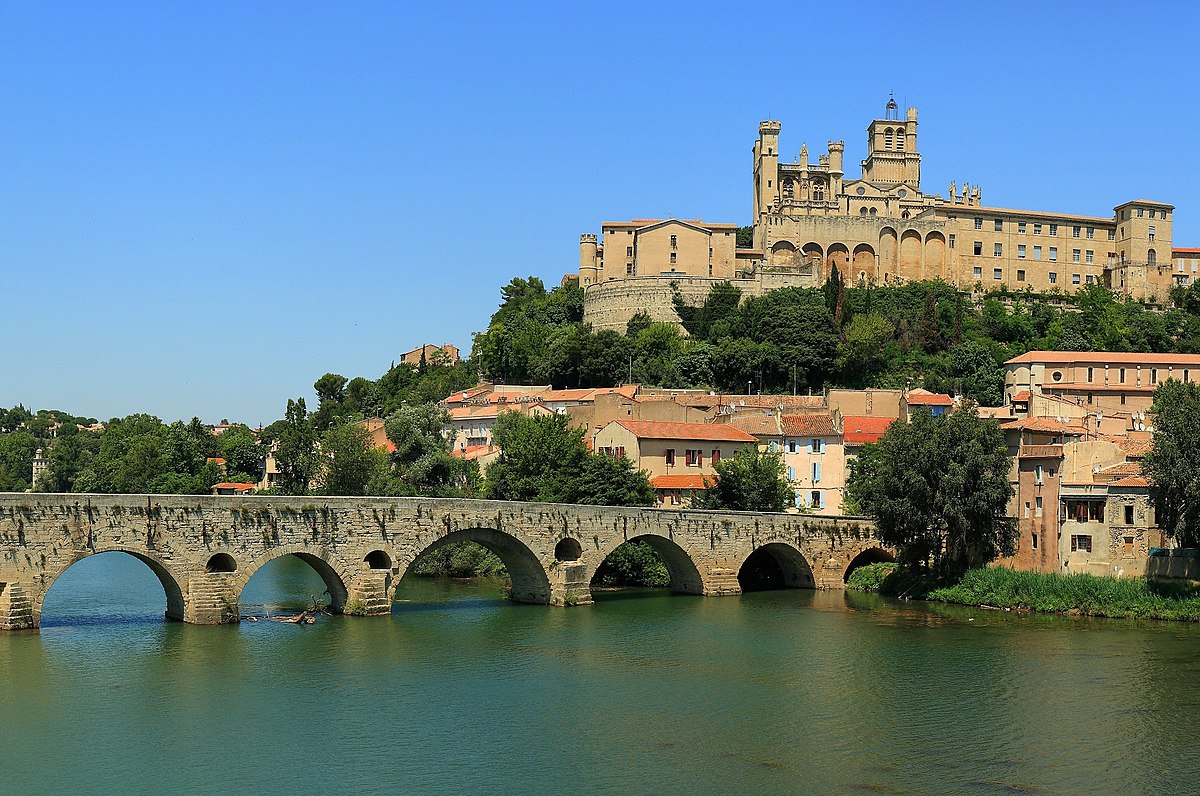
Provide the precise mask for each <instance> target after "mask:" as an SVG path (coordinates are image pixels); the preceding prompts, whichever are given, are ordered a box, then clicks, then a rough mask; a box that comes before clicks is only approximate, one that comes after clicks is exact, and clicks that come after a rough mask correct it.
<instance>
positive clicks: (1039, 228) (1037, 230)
mask: <svg viewBox="0 0 1200 796" xmlns="http://www.w3.org/2000/svg"><path fill="white" fill-rule="evenodd" d="M1033 234H1034V235H1041V234H1042V225H1041V224H1034V225H1033Z"/></svg>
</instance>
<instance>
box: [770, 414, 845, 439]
mask: <svg viewBox="0 0 1200 796" xmlns="http://www.w3.org/2000/svg"><path fill="white" fill-rule="evenodd" d="M783 430H784V433H786V434H787V435H788V436H790V437H814V436H818V435H823V436H830V437H831V436H836V435H837V433H838V432H837V426H835V425H834V424H833V415H828V414H823V413H814V414H810V415H784V416H783Z"/></svg>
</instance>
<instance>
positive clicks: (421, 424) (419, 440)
mask: <svg viewBox="0 0 1200 796" xmlns="http://www.w3.org/2000/svg"><path fill="white" fill-rule="evenodd" d="M448 421H449V416H448V415H447V413H446V411H445V410H444V409H442V408H440V407H438V406H435V405H433V404H420V405H417V406H406V407H404V408H402V409H400V410H399V411H398V412H396V413H395V414H393V415H392V416H391V417H389V418H388V419H387V421H386V422H385V424H384V430H385V431H386V433H387V437H388V439H389V440H391V442H392V444H393V445H394V446H395V448H396V449H395V451H393V452H392V453H391V454H390V456H389V459H390V462H391V466H392V471H391V475H390V477H391V482H390V483H380V481H379V480H377V481H376V482H375V483H374V484H373V485H372V487H371V490H370V491H372V493H381V494H393V495H435V496H442V497H449V496H457V495H463V494H467V493H469V491H470V490H469V487H470V486H471V481H472V479H471V478H470V467H469V466H468V464H467V462H465V461H463V460H462V459H458V458H456V457H454V456H452V455H451V454H450V440H449V439H447V438H446V437H445V436H444V435H443V434H442V428H443V427H444V426H445V425H446V424H447V422H448ZM382 480H384V481H386V479H382Z"/></svg>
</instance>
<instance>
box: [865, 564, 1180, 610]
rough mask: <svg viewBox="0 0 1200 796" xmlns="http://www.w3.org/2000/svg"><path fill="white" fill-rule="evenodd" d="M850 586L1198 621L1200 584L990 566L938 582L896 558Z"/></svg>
mask: <svg viewBox="0 0 1200 796" xmlns="http://www.w3.org/2000/svg"><path fill="white" fill-rule="evenodd" d="M846 586H847V588H850V589H857V590H859V591H870V592H877V593H879V594H883V595H887V596H892V597H914V598H917V599H923V600H933V601H935V602H944V603H953V604H956V605H975V606H984V607H988V608H1008V609H1014V610H1024V611H1038V612H1042V613H1053V614H1065V615H1068V616H1103V617H1111V618H1114V619H1166V620H1173V621H1182V622H1197V621H1200V588H1198V587H1196V586H1194V585H1192V584H1190V583H1186V582H1175V581H1161V580H1147V579H1145V578H1100V577H1096V576H1094V575H1059V574H1055V573H1042V572H1017V571H1014V570H1011V569H1005V568H1003V567H986V568H983V569H972V570H970V571H968V572H967V573H966V574H965V575H963V576H962V578H961V579H960V580H958V581H957V582H955V583H937V582H935V581H933V580H930V579H928V578H927V577H925V576H923V575H921V574H918V573H913V572H911V571H908V570H904V569H901V568H900V567H899V566H898V565H896V564H894V563H882V564H871V565H870V566H866V567H860V568H859V569H856V570H855V571H854V572H853V573H851V575H850V580H849V581H848V582H847V584H846Z"/></svg>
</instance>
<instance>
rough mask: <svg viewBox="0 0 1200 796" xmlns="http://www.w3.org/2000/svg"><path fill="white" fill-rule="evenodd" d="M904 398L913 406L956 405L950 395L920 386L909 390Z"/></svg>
mask: <svg viewBox="0 0 1200 796" xmlns="http://www.w3.org/2000/svg"><path fill="white" fill-rule="evenodd" d="M904 400H905V401H907V402H908V403H909V405H911V406H954V399H953V398H951V397H950V396H949V395H946V394H945V393H940V392H930V391H929V390H923V389H921V388H919V387H918V388H917V389H915V390H909V391H908V392H907V393H906V394H905V396H904Z"/></svg>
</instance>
